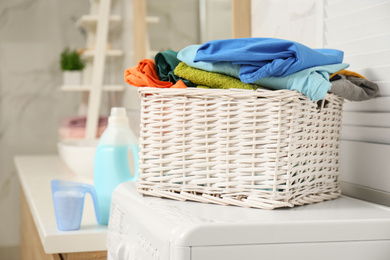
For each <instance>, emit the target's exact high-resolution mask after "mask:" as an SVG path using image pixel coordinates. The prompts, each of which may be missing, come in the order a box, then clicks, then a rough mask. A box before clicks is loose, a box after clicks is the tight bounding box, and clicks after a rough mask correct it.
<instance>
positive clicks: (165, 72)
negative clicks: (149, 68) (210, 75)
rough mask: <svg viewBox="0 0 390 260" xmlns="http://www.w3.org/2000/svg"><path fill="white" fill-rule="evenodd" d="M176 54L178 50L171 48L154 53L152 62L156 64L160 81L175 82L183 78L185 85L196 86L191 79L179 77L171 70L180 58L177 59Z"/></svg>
mask: <svg viewBox="0 0 390 260" xmlns="http://www.w3.org/2000/svg"><path fill="white" fill-rule="evenodd" d="M177 54H178V52H176V51H173V50H166V51H163V52H159V53H157V54H156V56H155V57H154V62H155V64H156V72H157V75H158V76H159V78H160V80H161V81H169V82H172V83H176V82H177V81H179V80H183V82H184V84H186V85H187V87H196V85H195V84H194V83H192V82H191V81H189V80H185V79H181V78H180V77H178V76H176V75H175V73H174V72H173V71H174V69H175V68H176V66H177V65H179V63H180V60H178V59H177Z"/></svg>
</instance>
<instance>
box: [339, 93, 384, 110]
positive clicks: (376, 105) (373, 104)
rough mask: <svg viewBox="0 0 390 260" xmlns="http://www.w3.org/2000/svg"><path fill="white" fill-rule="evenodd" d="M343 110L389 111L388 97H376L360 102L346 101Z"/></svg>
mask: <svg viewBox="0 0 390 260" xmlns="http://www.w3.org/2000/svg"><path fill="white" fill-rule="evenodd" d="M344 111H359V112H379V113H382V112H390V97H378V98H375V99H370V100H366V101H361V102H352V101H346V102H345V104H344Z"/></svg>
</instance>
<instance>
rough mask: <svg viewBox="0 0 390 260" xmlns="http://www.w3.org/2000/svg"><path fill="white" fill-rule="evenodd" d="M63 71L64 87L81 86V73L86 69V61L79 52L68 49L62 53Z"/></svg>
mask: <svg viewBox="0 0 390 260" xmlns="http://www.w3.org/2000/svg"><path fill="white" fill-rule="evenodd" d="M60 64H61V69H62V71H63V80H64V85H80V84H81V72H82V70H83V69H84V67H85V61H84V60H83V59H82V58H81V53H80V52H78V51H77V50H72V49H70V48H66V49H64V50H63V51H62V52H61V60H60Z"/></svg>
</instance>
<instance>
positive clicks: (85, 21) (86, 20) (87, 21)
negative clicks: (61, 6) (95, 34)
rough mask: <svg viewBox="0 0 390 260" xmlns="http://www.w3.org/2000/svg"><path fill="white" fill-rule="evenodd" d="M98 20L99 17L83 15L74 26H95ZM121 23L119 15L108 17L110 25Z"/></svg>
mask: <svg viewBox="0 0 390 260" xmlns="http://www.w3.org/2000/svg"><path fill="white" fill-rule="evenodd" d="M98 19H99V17H98V16H97V15H83V16H81V18H80V19H79V20H78V21H77V22H76V26H77V27H83V26H92V25H96V24H97V21H98ZM121 21H122V17H121V16H120V15H111V16H110V23H119V22H121Z"/></svg>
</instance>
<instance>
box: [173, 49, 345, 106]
mask: <svg viewBox="0 0 390 260" xmlns="http://www.w3.org/2000/svg"><path fill="white" fill-rule="evenodd" d="M199 46H200V45H190V46H188V47H186V48H184V49H183V50H181V51H180V52H179V53H178V55H177V58H178V59H179V60H180V61H182V62H184V63H186V64H187V65H188V66H191V67H193V68H197V69H201V70H205V71H210V72H215V73H221V74H225V75H228V76H232V77H235V78H239V71H240V65H237V64H232V63H231V62H216V63H208V62H201V61H200V62H194V57H195V55H196V52H197V50H198V48H199ZM347 67H349V64H346V63H340V64H329V65H323V66H316V67H311V68H308V69H304V70H301V71H298V72H295V73H293V74H290V75H287V76H283V77H263V78H261V79H259V80H257V81H255V82H253V83H254V84H257V85H261V86H264V87H269V88H272V89H290V90H297V91H299V92H301V93H302V94H304V95H306V96H307V97H308V98H310V100H312V101H317V100H321V99H323V98H324V97H325V95H326V93H327V92H328V91H329V90H330V88H331V86H332V84H331V83H330V82H329V76H330V75H331V74H332V73H335V72H337V71H340V70H343V69H346V68H347Z"/></svg>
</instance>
